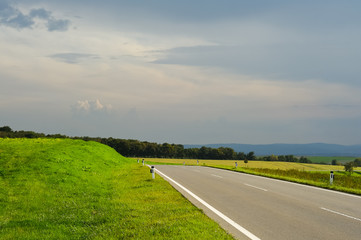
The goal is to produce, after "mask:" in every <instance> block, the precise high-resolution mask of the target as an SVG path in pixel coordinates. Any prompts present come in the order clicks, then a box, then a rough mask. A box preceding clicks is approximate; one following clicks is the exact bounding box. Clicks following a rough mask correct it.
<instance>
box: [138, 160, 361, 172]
mask: <svg viewBox="0 0 361 240" xmlns="http://www.w3.org/2000/svg"><path fill="white" fill-rule="evenodd" d="M144 160H145V162H157V163H176V164H183V163H185V164H186V165H197V160H196V159H165V158H144ZM140 161H141V159H140ZM235 162H237V163H238V167H248V168H269V169H281V170H288V169H297V170H302V171H343V170H344V167H343V166H334V165H322V164H309V163H294V162H265V161H248V163H247V164H245V163H244V162H243V161H241V160H238V161H236V160H203V159H202V160H198V165H203V164H205V165H207V166H235ZM354 170H357V171H361V167H358V168H354Z"/></svg>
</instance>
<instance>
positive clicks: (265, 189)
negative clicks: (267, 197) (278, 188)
mask: <svg viewBox="0 0 361 240" xmlns="http://www.w3.org/2000/svg"><path fill="white" fill-rule="evenodd" d="M244 185H246V186H248V187H253V188H256V189H259V190H262V191H265V192H268V190H267V189H264V188H260V187H256V186H253V185H250V184H247V183H245V184H244Z"/></svg>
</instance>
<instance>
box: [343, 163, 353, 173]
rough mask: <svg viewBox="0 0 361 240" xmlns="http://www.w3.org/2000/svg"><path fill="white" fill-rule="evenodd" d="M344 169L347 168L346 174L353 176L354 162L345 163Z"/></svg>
mask: <svg viewBox="0 0 361 240" xmlns="http://www.w3.org/2000/svg"><path fill="white" fill-rule="evenodd" d="M344 167H345V171H346V172H349V173H350V174H352V172H353V162H348V163H345V165H344Z"/></svg>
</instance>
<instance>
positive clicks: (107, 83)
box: [0, 0, 361, 145]
mask: <svg viewBox="0 0 361 240" xmlns="http://www.w3.org/2000/svg"><path fill="white" fill-rule="evenodd" d="M360 9H361V2H360V1H358V0H344V1H338V0H328V1H323V0H312V1H311V0H304V1H296V0H295V1H292V0H275V1H266V0H264V1H243V0H225V1H216V0H197V1H190V0H182V1H178V0H177V1H168V0H129V1H122V0H102V1H100V0H71V1H70V0H11V1H6V0H0V84H1V85H0V86H1V87H0V125H1V126H5V125H8V126H10V127H11V128H12V129H14V130H32V131H38V132H44V133H61V134H67V135H71V136H93V137H96V136H100V137H110V136H111V137H116V138H125V139H139V140H144V141H151V142H158V143H163V142H168V143H179V144H206V143H249V144H267V143H313V142H324V143H338V144H345V145H350V144H361V67H360V63H361V46H360V43H361V14H360Z"/></svg>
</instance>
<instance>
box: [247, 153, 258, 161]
mask: <svg viewBox="0 0 361 240" xmlns="http://www.w3.org/2000/svg"><path fill="white" fill-rule="evenodd" d="M246 159H247V160H255V159H256V156H255V155H254V152H249V153H248V154H247V155H246Z"/></svg>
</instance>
